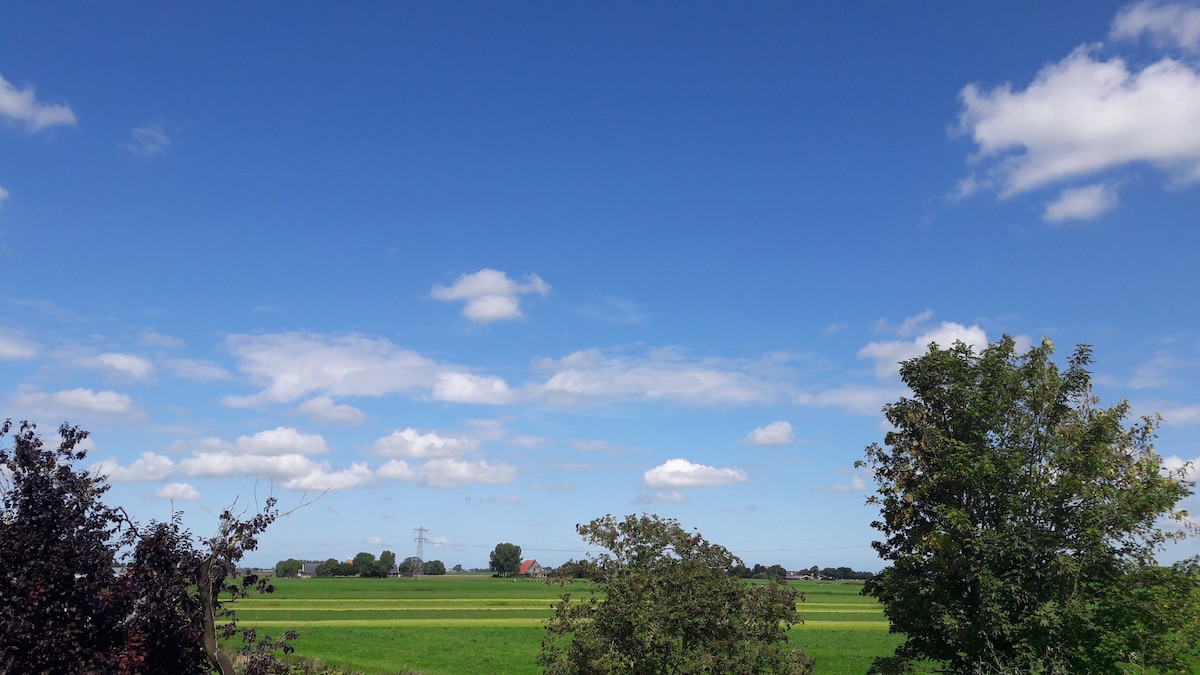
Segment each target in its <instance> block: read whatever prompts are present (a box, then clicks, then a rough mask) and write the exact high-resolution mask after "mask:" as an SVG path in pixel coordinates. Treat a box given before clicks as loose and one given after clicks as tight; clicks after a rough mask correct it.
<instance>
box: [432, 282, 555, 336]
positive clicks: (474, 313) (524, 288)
mask: <svg viewBox="0 0 1200 675" xmlns="http://www.w3.org/2000/svg"><path fill="white" fill-rule="evenodd" d="M549 292H550V285H549V284H547V283H546V282H545V281H542V279H541V277H539V276H538V275H536V274H530V275H528V276H526V277H525V279H524V281H523V282H521V283H518V282H517V281H514V280H512V279H509V278H508V275H507V274H505V273H504V272H501V271H499V270H493V269H482V270H479V271H478V272H475V273H474V274H464V275H462V276H460V277H459V278H458V279H457V280H456V281H455V282H454V283H453V284H451V285H449V286H443V285H441V284H437V285H435V286H434V287H433V290H432V291H431V292H430V297H432V298H434V299H435V300H463V301H465V302H466V305H465V306H464V307H463V310H462V315H463V316H465V317H466V318H468V319H470V320H471V321H476V322H479V323H489V322H491V321H500V320H503V319H519V318H520V317H521V316H523V315H522V312H521V300H520V297H521V296H522V295H530V294H536V295H542V296H545V295H547V294H548V293H549Z"/></svg>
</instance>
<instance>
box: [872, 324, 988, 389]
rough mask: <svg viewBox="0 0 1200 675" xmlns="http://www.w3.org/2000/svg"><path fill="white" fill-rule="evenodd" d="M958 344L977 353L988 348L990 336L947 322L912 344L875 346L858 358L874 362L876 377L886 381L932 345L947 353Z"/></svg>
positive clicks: (912, 341)
mask: <svg viewBox="0 0 1200 675" xmlns="http://www.w3.org/2000/svg"><path fill="white" fill-rule="evenodd" d="M956 341H962V342H965V343H966V344H968V345H971V346H972V347H974V348H975V349H976V351H978V350H979V349H982V348H983V347H986V346H987V334H986V333H985V332H984V330H983V329H982V328H980V327H979V326H964V325H962V324H959V323H953V322H948V321H944V322H942V324H941V325H940V326H938V327H937V328H934V329H933V330H929V331H926V332H924V333H922V334H920V335H918V336H917V337H916V338H915V339H913V340H895V341H888V342H872V343H870V344H868V345H867V346H865V347H863V348H862V349H860V350H858V358H860V359H863V358H866V359H873V360H874V361H875V375H876V376H878V377H880V378H886V377H891V376H892V375H895V374H897V373H899V372H900V362H901V361H904V360H907V359H911V358H913V357H915V356H920V355H921V354H924V353H925V351H926V349H928V347H929V343H931V342H936V343H937V345H938V346H939V347H941V348H943V349H945V348H948V347H951V346H953V345H954V343H955V342H956Z"/></svg>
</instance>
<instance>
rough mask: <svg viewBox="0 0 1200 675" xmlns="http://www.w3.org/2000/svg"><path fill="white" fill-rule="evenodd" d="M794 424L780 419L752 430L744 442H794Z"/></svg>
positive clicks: (774, 443) (757, 443)
mask: <svg viewBox="0 0 1200 675" xmlns="http://www.w3.org/2000/svg"><path fill="white" fill-rule="evenodd" d="M792 438H793V434H792V425H791V424H789V423H787V422H783V421H779V422H771V423H770V424H768V425H766V426H763V427H758V428H757V429H755V430H754V431H751V432H750V433H749V434H748V435H747V436H746V438H745V440H744V441H743V442H745V443H748V444H750V445H786V444H788V443H791V442H792Z"/></svg>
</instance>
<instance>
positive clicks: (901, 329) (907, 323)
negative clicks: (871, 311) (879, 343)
mask: <svg viewBox="0 0 1200 675" xmlns="http://www.w3.org/2000/svg"><path fill="white" fill-rule="evenodd" d="M932 318H933V310H932V309H927V310H925V311H924V312H921V313H920V314H915V315H913V316H910V317H907V318H906V319H904V321H902V322H900V325H899V326H893V325H892V324H891V323H888V320H887V319H879V320H877V321H876V322H875V332H876V333H883V334H887V335H896V336H899V337H912V336H914V335H917V334H918V333H920V332H921V331H923V330H925V324H927V323H929V320H930V319H932Z"/></svg>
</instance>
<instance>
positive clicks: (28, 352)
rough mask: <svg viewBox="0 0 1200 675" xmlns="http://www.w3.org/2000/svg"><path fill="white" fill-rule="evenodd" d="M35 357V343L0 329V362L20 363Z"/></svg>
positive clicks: (36, 353)
mask: <svg viewBox="0 0 1200 675" xmlns="http://www.w3.org/2000/svg"><path fill="white" fill-rule="evenodd" d="M37 355H38V345H37V343H35V342H32V341H30V340H26V339H25V338H23V337H21V336H20V335H18V334H16V333H14V332H12V331H9V330H6V329H4V328H0V361H21V360H25V359H32V358H33V357H35V356H37Z"/></svg>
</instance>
